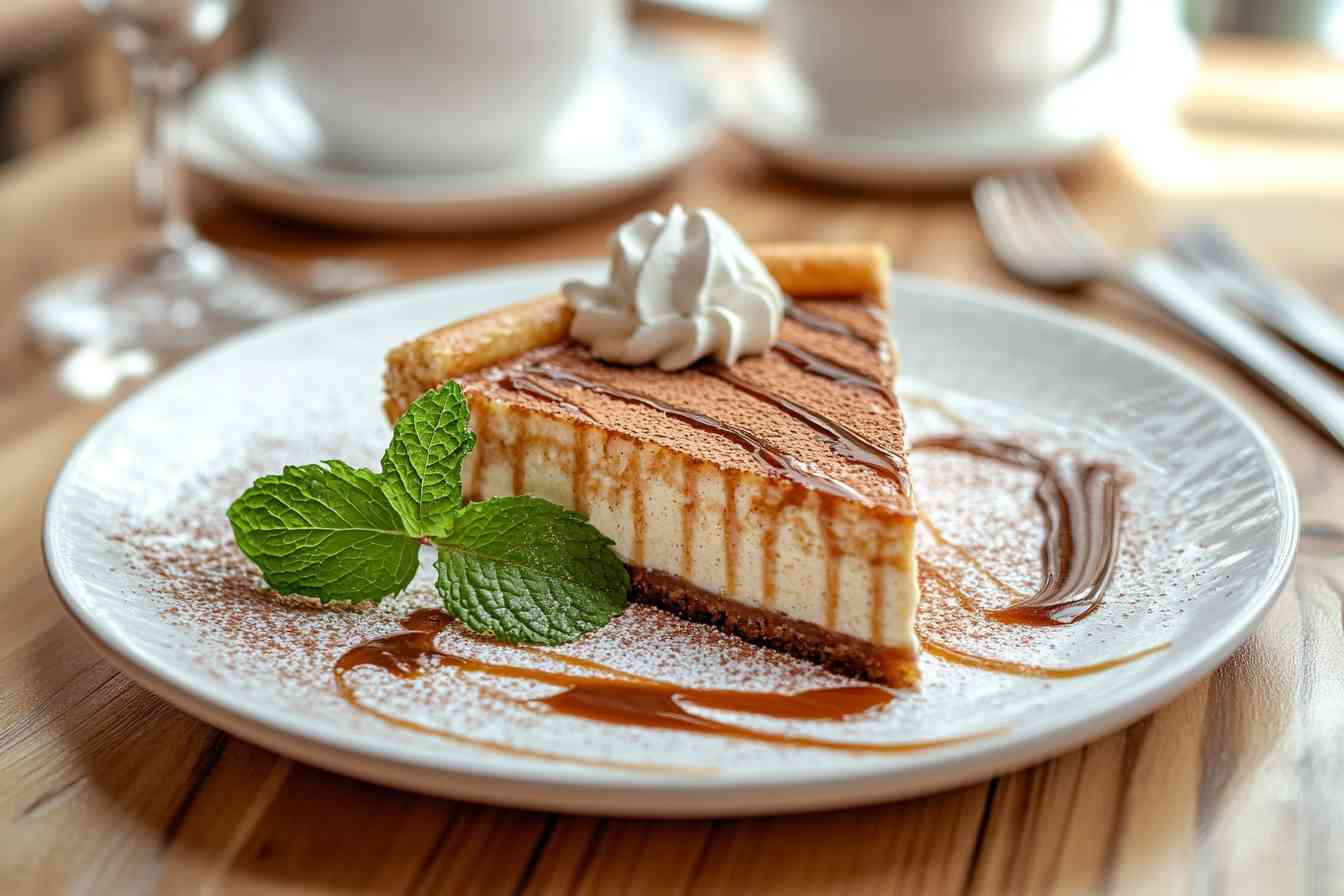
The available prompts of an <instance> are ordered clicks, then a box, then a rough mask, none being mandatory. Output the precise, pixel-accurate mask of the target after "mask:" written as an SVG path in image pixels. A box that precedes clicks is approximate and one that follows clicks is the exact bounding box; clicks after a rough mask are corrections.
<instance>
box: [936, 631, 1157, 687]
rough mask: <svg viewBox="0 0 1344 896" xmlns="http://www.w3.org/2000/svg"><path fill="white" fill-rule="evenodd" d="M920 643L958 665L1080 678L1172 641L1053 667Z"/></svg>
mask: <svg viewBox="0 0 1344 896" xmlns="http://www.w3.org/2000/svg"><path fill="white" fill-rule="evenodd" d="M920 644H921V645H922V646H923V648H924V649H925V650H927V651H928V652H929V653H931V654H933V655H934V656H936V657H939V658H940V659H944V660H947V661H948V662H950V663H956V664H957V665H958V666H970V667H971V668H974V669H984V670H985V671H987V672H1001V673H1003V674H1005V675H1020V676H1023V677H1026V678H1077V677H1079V676H1080V675H1092V674H1094V673H1097V672H1104V671H1106V670H1107V669H1114V668H1115V667H1116V666H1123V665H1125V664H1126V663H1132V662H1134V661H1135V660H1141V659H1143V658H1144V657H1146V656H1151V655H1153V654H1154V653H1158V652H1160V651H1163V650H1166V649H1167V648H1168V647H1170V646H1171V645H1170V644H1157V645H1154V646H1153V647H1147V648H1145V649H1143V650H1138V651H1135V652H1134V653H1130V654H1126V655H1125V656H1120V657H1115V658H1114V659H1109V660H1102V661H1101V662H1099V663H1092V664H1090V665H1086V666H1069V667H1066V668H1054V667H1051V666H1037V665H1034V664H1032V663H1019V662H1016V661H1014V660H1000V659H995V658H993V657H988V656H981V655H980V654H978V653H966V652H965V651H962V650H958V649H957V648H955V647H952V646H951V645H949V644H943V643H942V642H940V641H930V640H928V639H920Z"/></svg>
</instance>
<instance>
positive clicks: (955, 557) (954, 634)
mask: <svg viewBox="0 0 1344 896" xmlns="http://www.w3.org/2000/svg"><path fill="white" fill-rule="evenodd" d="M951 404H952V400H951V399H948V400H946V401H941V402H938V403H935V404H926V405H924V409H923V410H919V409H918V408H916V409H915V410H914V411H913V412H912V413H911V415H910V416H911V429H912V432H913V433H914V434H915V435H919V434H922V433H925V432H933V431H939V432H941V431H945V430H946V429H947V427H948V426H949V425H950V423H949V420H948V419H947V417H948V415H947V411H948V409H949V408H950V407H951ZM1015 435H1018V436H1022V435H1023V434H1022V433H1020V432H1019V433H1015ZM1027 440H1030V437H1028V438H1027ZM339 441H340V442H341V444H333V445H331V446H330V448H331V449H332V450H331V451H330V452H329V453H331V454H335V455H339V454H344V455H346V456H350V455H352V454H353V455H354V456H358V457H364V458H367V457H369V456H370V454H371V453H372V452H371V451H370V450H369V449H368V447H367V445H371V444H373V443H376V441H377V439H376V438H373V437H371V438H370V439H368V440H364V441H361V440H358V439H352V438H350V437H349V435H348V434H347V435H346V436H345V437H343V438H342V439H341V440H339ZM365 441H366V442H367V445H366V444H365ZM1035 441H1036V442H1037V443H1041V442H1042V441H1043V440H1041V439H1039V438H1038V439H1036V440H1035ZM1046 447H1048V445H1047V446H1046ZM313 453H314V452H313V446H304V445H301V444H300V445H296V444H293V443H290V442H286V441H282V440H276V439H270V440H267V441H263V442H259V443H257V444H254V445H253V446H252V447H251V448H249V449H248V450H247V453H246V455H245V457H244V458H243V459H242V460H241V461H240V462H238V463H237V464H235V465H234V466H233V467H231V468H228V469H220V470H214V471H212V472H211V473H210V474H209V475H208V476H204V477H199V478H197V479H194V480H191V481H188V482H186V483H185V484H184V485H183V486H182V487H181V489H180V493H179V494H178V495H177V497H176V498H175V499H174V500H173V501H170V502H166V503H165V504H164V505H163V506H164V507H165V508H167V509H166V510H160V511H159V512H157V513H153V514H149V515H146V516H144V517H137V516H134V515H130V516H127V517H126V519H125V525H124V526H123V527H122V528H121V529H120V531H118V532H116V533H113V534H112V535H111V536H110V537H111V538H113V539H114V540H116V541H118V542H120V543H121V544H122V546H123V547H124V549H125V552H126V555H127V560H128V561H129V562H130V563H132V564H134V565H135V566H136V567H137V568H138V570H139V574H140V579H139V581H140V583H141V587H142V588H143V591H144V593H145V594H146V595H149V596H151V597H152V600H153V603H154V605H155V606H156V607H157V612H158V613H159V614H161V616H162V618H164V619H166V620H168V621H169V622H170V623H171V624H172V625H173V626H174V627H176V628H178V629H180V630H181V631H182V632H184V633H185V634H186V635H188V636H189V637H188V638H187V639H186V640H185V642H184V643H186V644H187V645H189V646H188V648H187V651H188V657H187V658H188V659H189V661H190V662H191V663H193V664H195V665H197V666H199V667H200V668H201V669H203V670H206V671H207V672H208V674H209V675H211V676H212V677H213V678H214V679H216V680H217V681H218V682H219V686H220V687H221V688H230V689H233V690H235V691H237V692H241V693H245V694H248V695H249V696H253V695H254V696H255V697H256V699H258V700H265V701H268V702H273V703H279V704H281V705H282V706H283V707H284V708H285V709H287V710H289V711H294V712H302V713H304V714H306V715H309V716H318V717H321V718H324V719H327V720H329V721H330V723H331V724H333V725H339V726H341V728H342V729H343V730H346V731H357V732H366V733H368V734H369V735H371V736H376V737H395V738H408V739H412V740H417V741H423V742H427V743H432V744H434V746H435V748H437V749H468V750H485V751H489V750H491V749H493V748H503V749H509V750H513V749H520V748H521V749H525V750H527V751H528V752H529V755H530V756H531V757H532V758H533V759H535V760H536V761H547V760H545V759H541V758H539V757H543V756H549V757H553V758H552V759H551V760H550V761H560V762H579V763H585V764H586V763H596V764H603V765H610V766H612V767H614V768H615V769H616V770H618V771H625V772H629V773H632V774H639V773H642V772H646V771H651V772H657V773H666V772H669V771H673V772H677V773H690V774H695V773H709V774H713V773H717V772H718V771H719V770H721V769H724V768H729V767H731V768H741V767H743V766H762V767H769V766H776V765H779V764H783V763H788V762H792V761H797V760H795V759H792V758H790V757H791V756H799V757H800V758H802V757H805V760H806V761H807V762H810V763H837V762H840V763H856V762H857V763H862V762H872V761H876V760H874V758H873V757H870V756H865V755H860V754H853V753H845V752H832V751H827V750H818V749H812V748H799V747H790V746H779V745H773V744H765V743H757V742H753V741H747V740H737V739H732V738H724V737H717V736H711V735H702V734H692V733H685V732H673V731H666V730H655V729H644V728H639V727H632V726H615V725H609V724H603V723H598V722H592V721H586V720H582V719H577V718H574V717H570V716H566V715H561V714H559V713H555V712H551V711H548V710H547V709H546V708H545V707H543V706H540V705H538V704H534V703H527V702H520V701H527V700H531V699H534V698H540V697H545V696H549V695H550V694H553V693H555V692H556V691H557V690H559V689H558V688H557V687H556V686H554V685H546V684H539V683H536V682H526V681H517V680H504V679H498V678H492V677H490V676H488V675H482V674H479V673H471V672H462V671H459V670H454V669H450V668H440V669H435V670H433V671H432V672H430V673H429V674H426V675H424V676H421V677H418V678H413V679H403V678H398V677H396V676H393V675H390V674H388V673H387V672H385V671H383V670H380V669H377V668H374V667H359V668H356V669H354V670H352V671H351V672H350V673H349V674H348V675H347V678H346V683H347V685H348V686H349V687H350V690H351V693H352V694H353V696H354V697H355V698H356V699H357V701H358V703H359V704H361V705H362V706H364V707H366V708H367V709H369V710H371V711H372V712H361V711H360V710H359V709H357V708H356V707H355V706H352V705H351V703H349V702H347V701H346V700H345V699H344V698H343V697H342V696H341V695H340V693H339V692H338V690H337V688H336V687H335V680H334V678H333V667H334V665H335V663H336V662H337V660H338V659H339V658H340V657H341V656H342V655H343V654H344V653H345V652H346V651H348V650H349V649H351V648H352V647H354V646H356V645H358V644H360V643H362V642H364V641H367V640H369V639H372V638H377V637H381V636H385V635H389V634H393V633H395V632H398V631H400V630H401V625H400V620H401V619H402V618H403V617H405V616H406V614H407V613H409V612H410V611H411V610H414V609H416V608H421V607H432V606H437V605H438V599H437V596H436V594H435V592H434V590H433V587H432V570H431V569H429V568H428V567H429V558H428V556H427V557H426V558H425V567H426V568H424V569H422V570H421V573H420V575H419V576H418V577H417V579H416V581H415V582H414V583H413V584H412V586H411V587H410V588H409V589H408V590H407V591H406V592H405V593H404V594H401V595H398V596H396V597H393V598H389V599H387V600H385V601H383V602H382V604H381V605H379V606H376V607H374V606H371V605H366V606H363V607H357V608H332V607H327V608H321V607H316V606H314V605H312V604H310V603H308V602H305V601H303V600H298V601H296V600H293V599H285V598H280V597H278V596H277V595H274V594H273V593H271V592H270V591H269V590H268V589H267V588H266V586H265V584H264V582H263V581H262V580H261V577H260V575H259V573H258V572H257V571H256V569H255V567H253V566H252V564H251V563H250V562H249V561H248V560H247V559H246V558H245V557H244V556H243V555H242V554H241V552H239V550H238V549H237V547H236V546H235V545H234V543H233V538H232V533H231V532H230V530H229V526H228V522H227V519H226V517H225V514H224V510H225V508H226V507H227V505H228V503H229V502H230V501H231V500H232V499H233V498H234V497H235V496H236V495H237V494H239V493H240V492H241V491H242V490H243V489H244V488H245V487H246V486H247V484H248V483H249V482H250V481H251V479H252V478H254V477H255V476H257V475H260V474H262V473H264V472H273V471H275V470H277V469H279V467H280V466H282V465H283V464H284V463H285V462H291V461H297V460H302V459H306V458H311V457H312V455H313ZM319 453H320V452H319ZM912 469H913V473H914V477H915V482H916V483H917V488H918V491H919V497H920V501H921V508H922V510H923V512H924V513H925V514H926V516H927V517H928V518H929V519H930V520H931V521H932V522H934V524H935V525H936V526H937V528H938V530H939V532H940V534H941V535H942V539H943V540H942V541H939V540H937V539H934V538H933V537H931V536H930V533H929V531H928V530H927V529H922V531H921V536H920V537H921V542H920V554H921V557H922V559H923V561H924V565H925V567H926V571H925V575H924V578H923V584H924V589H925V600H924V604H923V606H922V609H921V614H920V619H919V628H920V631H921V634H923V635H925V636H926V637H936V638H937V639H938V640H939V641H940V642H943V643H948V644H951V645H953V646H956V647H958V648H960V649H963V650H966V651H968V652H972V653H976V654H982V655H989V656H993V657H998V658H1005V659H1009V660H1014V661H1019V662H1030V663H1034V664H1040V665H1046V666H1052V667H1061V668H1063V667H1068V666H1070V665H1079V664H1086V663H1091V662H1096V661H1098V660H1101V659H1107V658H1111V657H1116V656H1123V655H1126V654H1128V653H1131V652H1133V651H1135V650H1137V649H1141V648H1143V647H1148V646H1151V645H1153V644H1154V643H1161V642H1162V641H1163V640H1165V639H1166V638H1168V637H1169V636H1170V632H1169V629H1170V623H1171V622H1172V621H1174V620H1175V619H1176V618H1178V612H1177V611H1175V610H1174V609H1173V608H1172V607H1171V606H1170V605H1168V604H1165V603H1163V602H1161V601H1157V600H1155V599H1154V597H1155V596H1156V595H1157V594H1158V593H1159V592H1158V590H1157V589H1155V588H1154V587H1153V584H1154V583H1153V581H1152V578H1153V577H1152V575H1151V574H1150V571H1148V570H1145V568H1144V565H1143V557H1144V546H1145V543H1146V541H1148V540H1149V539H1151V538H1153V537H1155V535H1154V533H1155V532H1156V529H1157V523H1156V522H1155V517H1154V516H1153V514H1152V513H1150V512H1145V508H1144V506H1143V497H1144V495H1145V491H1144V489H1143V487H1142V485H1141V483H1133V484H1131V486H1130V488H1129V489H1128V490H1127V491H1126V493H1125V496H1126V511H1125V512H1126V523H1125V536H1124V540H1123V545H1122V550H1121V557H1120V563H1119V567H1118V569H1117V573H1116V578H1115V581H1114V583H1113V585H1112V588H1111V594H1110V595H1108V598H1107V600H1106V601H1105V603H1104V604H1103V607H1102V609H1101V610H1100V611H1098V612H1097V613H1095V614H1093V615H1092V616H1091V617H1089V618H1087V619H1085V620H1083V621H1082V622H1080V623H1078V624H1077V625H1075V626H1071V627H1069V628H1068V630H1061V629H1049V630H1044V629H1033V628H1029V627H1025V628H1024V627H1021V626H1013V625H1006V624H1003V623H996V622H991V621H988V620H986V619H985V618H984V617H983V615H982V614H980V613H978V612H975V611H974V608H971V607H968V606H967V605H966V603H967V599H969V600H970V601H972V602H973V603H974V605H975V606H976V607H981V608H995V607H999V606H1003V605H1005V604H1006V603H1008V602H1010V601H1011V600H1012V599H1014V595H1013V594H1012V593H1009V592H1005V590H1004V586H1007V587H1008V588H1011V589H1014V590H1015V591H1021V592H1029V591H1030V590H1032V589H1033V588H1034V586H1035V583H1036V581H1037V578H1038V576H1039V573H1040V570H1039V560H1038V552H1039V544H1040V539H1041V536H1042V523H1041V520H1040V518H1039V514H1038V512H1037V511H1036V509H1035V506H1034V504H1033V503H1032V497H1031V493H1032V489H1033V487H1034V484H1035V481H1034V477H1033V476H1032V475H1030V474H1028V473H1025V472H1023V471H1021V470H1016V469H1011V468H1008V467H1005V466H1003V465H1000V464H996V463H994V462H992V461H987V460H984V459H979V458H972V457H968V456H965V455H956V454H951V453H947V452H917V453H916V455H915V456H914V458H913V459H912ZM1131 496H1135V497H1134V498H1133V499H1131ZM1168 535H1169V533H1162V534H1161V535H1160V537H1162V538H1166V537H1167V536H1168ZM949 544H955V545H959V546H961V548H964V549H965V550H966V551H969V552H970V553H971V554H973V555H974V556H975V557H976V558H977V559H978V561H979V563H980V566H981V567H982V569H983V570H984V572H982V571H981V570H980V569H977V568H976V567H975V566H973V565H972V564H970V563H968V562H967V560H966V558H965V556H964V555H963V554H962V553H960V552H959V551H958V550H954V549H953V548H951V547H949V546H948V545H949ZM985 572H987V573H988V574H989V575H988V576H987V575H986V574H985ZM990 576H992V578H990ZM995 580H997V581H995ZM953 586H955V587H953ZM437 644H438V645H439V647H440V648H441V649H442V650H444V651H446V652H451V653H454V654H457V655H461V656H466V657H470V658H475V659H480V660H484V661H488V662H495V663H503V664H508V665H514V666H521V667H524V668H539V669H552V670H555V671H563V670H565V669H566V666H565V665H564V664H563V663H562V662H559V661H557V660H555V659H553V658H552V654H561V655H565V656H572V657H578V658H582V659H586V660H591V661H595V662H598V663H602V664H604V665H607V666H611V667H614V668H617V669H620V670H622V671H624V672H627V673H630V674H634V675H639V676H644V677H648V678H655V679H658V680H662V681H669V682H675V683H677V684H679V685H683V686H686V687H691V688H713V689H731V690H758V691H772V692H797V691H801V690H809V689H815V688H824V687H835V686H841V685H845V684H852V683H853V682H850V681H848V680H847V679H844V678H842V677H841V676H837V675H834V674H832V673H829V672H827V671H825V670H823V669H820V668H818V667H816V666H813V665H811V664H809V663H806V662H802V661H799V660H795V659H792V658H790V657H787V656H783V655H781V654H778V653H775V652H773V651H770V650H767V649H764V648H759V647H755V646H753V645H750V644H747V643H745V642H742V641H740V640H738V639H736V638H732V637H730V636H727V635H724V634H722V633H720V632H718V631H717V630H715V629H712V628H710V627H707V626H702V625H697V624H693V623H689V622H685V621H682V620H680V619H677V618H675V617H673V616H671V615H669V614H667V613H664V612H662V611H660V610H657V609H653V608H650V607H646V606H640V605H632V606H631V607H630V608H629V609H628V610H627V611H626V612H625V613H624V614H622V615H621V616H620V617H618V618H617V619H616V620H615V621H614V622H613V623H612V624H611V625H609V626H607V627H606V628H604V629H602V630H600V631H598V632H595V633H593V634H591V635H589V636H588V637H586V638H584V639H582V640H581V641H579V642H577V643H575V644H572V645H567V646H565V647H563V648H546V649H540V648H519V647H513V646H509V645H504V644H500V643H497V642H493V641H490V640H488V639H484V638H481V637H479V636H477V635H475V634H473V633H471V632H469V631H467V630H465V629H463V628H462V627H460V626H456V625H455V626H452V627H450V628H449V629H448V630H447V631H445V632H444V633H442V634H441V635H439V639H438V641H437ZM921 670H922V675H923V680H922V682H921V684H920V686H919V688H917V689H915V690H911V691H906V692H901V693H898V694H897V696H896V699H895V700H894V701H893V702H892V703H891V704H890V705H888V706H886V707H882V708H880V709H876V710H869V711H867V712H866V713H864V714H862V715H860V716H857V717H852V718H849V719H846V720H844V721H843V722H839V723H837V722H797V721H781V720H776V719H768V718H763V717H756V716H749V715H744V714H742V713H729V712H724V711H717V712H716V711H712V710H708V709H697V710H696V711H697V712H702V713H703V714H704V715H706V716H709V717H711V718H719V719H722V720H725V721H732V722H733V723H734V724H738V725H746V726H748V727H751V728H753V729H754V730H760V731H768V732H775V733H786V734H793V735H803V736H808V737H815V738H823V739H828V740H833V741H837V742H844V741H851V742H860V743H868V742H878V743H893V744H895V743H910V742H922V741H935V740H941V739H946V738H952V737H959V736H967V735H976V734H978V733H984V732H988V731H989V730H990V729H992V728H999V727H1002V726H1003V725H1005V724H1013V719H1014V718H1017V717H1020V716H1021V712H1022V709H1023V708H1024V707H1033V706H1037V707H1038V706H1041V705H1043V704H1044V703H1045V702H1046V701H1047V700H1048V699H1052V695H1053V694H1055V693H1057V692H1058V691H1060V690H1069V689H1080V688H1081V689H1086V687H1087V685H1086V684H1079V683H1076V682H1073V681H1069V682H1062V681H1024V680H1023V679H1021V678H1018V677H1014V676H1007V675H1003V674H1000V673H994V672H988V671H984V670H979V669H973V668H967V667H964V666H959V665H954V664H951V663H948V662H946V661H944V660H941V659H939V658H937V657H933V656H930V655H927V654H926V655H925V656H924V657H923V658H922V659H921ZM569 671H572V669H570V670H569ZM592 674H593V675H600V674H601V673H599V672H593V673H592ZM1111 674H1115V673H1111ZM1121 674H1124V673H1123V672H1122V673H1121ZM972 707H974V708H975V711H973V712H972V711H970V709H971V708H972ZM378 716H382V717H383V718H379V717H378ZM389 720H398V721H400V722H404V723H407V724H408V725H410V726H413V728H414V729H415V730H412V728H409V727H406V726H405V725H401V724H395V723H394V722H393V721H389ZM436 733H437V734H436ZM439 735H443V736H446V738H447V739H446V740H445V739H444V737H441V736H439Z"/></svg>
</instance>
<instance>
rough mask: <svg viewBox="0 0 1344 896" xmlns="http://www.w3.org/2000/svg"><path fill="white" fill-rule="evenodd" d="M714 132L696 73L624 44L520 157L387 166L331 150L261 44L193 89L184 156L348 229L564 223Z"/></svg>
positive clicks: (257, 193)
mask: <svg viewBox="0 0 1344 896" xmlns="http://www.w3.org/2000/svg"><path fill="white" fill-rule="evenodd" d="M714 133H715V118H714V112H713V104H712V103H711V102H710V100H709V95H708V92H707V90H706V88H705V85H704V82H703V81H702V80H701V78H700V77H699V75H698V74H697V73H696V72H694V71H693V70H691V68H690V67H689V66H688V65H687V64H686V63H685V62H683V61H682V60H681V59H679V58H678V57H677V56H675V55H673V54H671V53H667V52H664V51H662V50H661V49H659V48H658V47H656V46H653V45H651V44H649V43H636V44H635V45H634V46H632V47H631V48H630V50H629V52H628V53H627V54H626V55H625V56H624V58H623V60H622V62H621V63H620V64H619V65H618V66H616V67H615V68H614V69H613V70H612V71H611V72H609V73H606V74H604V75H602V76H600V77H598V78H596V79H595V80H594V83H593V84H592V85H591V86H590V88H589V89H588V92H587V94H586V95H585V96H583V97H581V98H580V100H579V101H577V102H576V103H575V104H574V107H573V111H572V112H571V113H570V114H568V115H567V116H566V117H565V118H564V119H563V120H562V121H560V122H559V123H558V124H557V125H556V128H555V130H554V131H553V132H552V133H551V135H550V136H549V137H548V138H547V139H546V141H545V143H544V145H543V146H542V148H541V149H540V151H539V152H538V154H537V155H536V156H535V157H534V158H533V159H531V160H530V161H528V162H525V163H519V164H516V165H513V166H510V167H507V168H502V169H498V170H490V171H472V172H460V173H456V172H450V173H435V174H430V173H425V174H418V173H415V174H412V173H408V174H387V173H381V172H378V173H375V172H370V171H361V170H358V168H357V166H355V165H352V164H350V163H348V162H341V161H339V160H335V159H332V158H330V157H329V156H328V154H327V153H326V152H325V151H324V149H323V145H322V144H323V140H322V137H321V134H320V132H319V130H318V129H317V127H316V125H315V124H314V123H313V122H312V120H311V119H310V118H309V116H308V115H307V113H306V112H305V111H304V110H303V109H302V107H301V106H299V104H298V102H297V100H295V98H294V97H293V96H292V95H291V93H290V91H289V89H288V86H287V84H286V83H285V79H284V75H283V73H282V71H281V68H280V66H279V64H278V63H277V61H276V60H275V59H273V58H271V57H269V56H268V55H266V54H265V53H260V54H258V55H256V56H254V57H252V58H251V59H250V60H248V61H246V62H244V63H242V64H241V65H238V66H236V67H233V68H230V69H227V70H225V71H222V72H219V73H218V74H216V75H214V76H213V77H211V78H210V79H209V81H207V82H206V83H205V84H203V85H201V88H200V90H199V91H197V93H196V95H195V96H194V97H193V100H192V103H191V107H190V114H189V115H188V119H187V126H186V134H185V144H184V148H185V152H186V157H187V159H188V161H189V163H190V164H191V165H192V167H193V168H195V169H196V170H197V171H200V172H202V173H204V174H206V175H207V176H209V177H210V178H212V179H213V180H215V181H217V182H219V183H220V184H223V185H224V186H225V187H226V188H228V189H229V190H230V191H232V192H233V193H234V194H236V195H237V196H238V197H239V198H241V199H243V200H245V201H247V202H249V203H252V204H255V205H257V206H260V207H263V208H267V209H270V210H273V211H277V212H281V213H284V214H289V215H293V216H295V217H300V218H306V219H310V220H313V221H317V222H319V223H323V224H330V225H335V226H340V227H352V228H358V229H361V230H396V231H417V230H489V229H498V228H505V227H511V226H522V225H537V224H543V223H547V222H550V221H555V220H558V219H562V218H570V217H573V216H575V215H580V214H583V213H585V212H590V211H593V210H595V209H597V208H600V207H603V206H606V205H611V204H614V203H617V202H620V201H622V200H625V199H628V198H630V197H632V196H635V195H637V194H639V193H640V192H642V191H644V190H647V189H650V188H651V187H653V186H654V185H655V184H657V183H658V182H659V181H661V180H663V179H665V178H667V177H669V176H670V175H671V174H672V173H673V172H675V171H676V170H677V169H679V168H680V167H682V166H683V165H685V164H686V163H687V162H688V161H690V160H691V159H692V158H694V157H695V156H696V155H697V154H699V153H700V152H701V151H702V150H704V148H705V147H706V146H707V145H708V144H709V141H710V140H711V138H712V137H713V136H714Z"/></svg>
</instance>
